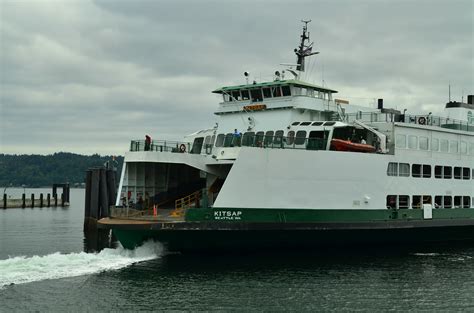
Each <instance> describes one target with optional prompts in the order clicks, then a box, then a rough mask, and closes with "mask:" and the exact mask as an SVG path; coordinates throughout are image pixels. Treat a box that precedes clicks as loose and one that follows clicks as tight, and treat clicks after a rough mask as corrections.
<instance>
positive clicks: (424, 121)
mask: <svg viewBox="0 0 474 313" xmlns="http://www.w3.org/2000/svg"><path fill="white" fill-rule="evenodd" d="M418 124H420V125H425V124H426V117H424V116H422V117H419V118H418Z"/></svg>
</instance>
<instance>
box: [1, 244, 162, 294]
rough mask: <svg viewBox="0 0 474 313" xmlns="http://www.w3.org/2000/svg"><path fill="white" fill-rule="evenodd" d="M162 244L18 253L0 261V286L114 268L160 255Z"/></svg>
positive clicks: (86, 273) (87, 273)
mask: <svg viewBox="0 0 474 313" xmlns="http://www.w3.org/2000/svg"><path fill="white" fill-rule="evenodd" d="M162 251H163V249H162V247H161V245H160V244H159V243H156V242H153V241H149V242H145V243H144V244H143V245H142V246H140V247H138V248H136V249H135V250H126V249H124V248H122V247H119V248H116V249H104V250H102V251H101V252H99V253H85V252H80V253H69V254H61V253H59V252H55V253H52V254H48V255H45V256H37V255H35V256H33V257H25V256H18V257H13V258H9V259H6V260H0V289H1V288H3V287H4V286H7V285H10V284H24V283H30V282H34V281H40V280H46V279H57V278H65V277H74V276H81V275H89V274H94V273H99V272H104V271H109V270H117V269H120V268H124V267H127V266H129V265H131V264H134V263H137V262H143V261H148V260H152V259H156V258H158V257H160V255H161V254H162Z"/></svg>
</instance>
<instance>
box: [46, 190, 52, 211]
mask: <svg viewBox="0 0 474 313" xmlns="http://www.w3.org/2000/svg"><path fill="white" fill-rule="evenodd" d="M46 202H47V203H48V208H49V207H51V194H49V193H48V195H47V196H46Z"/></svg>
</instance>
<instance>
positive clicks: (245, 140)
mask: <svg viewBox="0 0 474 313" xmlns="http://www.w3.org/2000/svg"><path fill="white" fill-rule="evenodd" d="M254 138H255V133H254V132H246V133H245V134H244V136H243V137H242V146H246V147H251V146H253V140H254Z"/></svg>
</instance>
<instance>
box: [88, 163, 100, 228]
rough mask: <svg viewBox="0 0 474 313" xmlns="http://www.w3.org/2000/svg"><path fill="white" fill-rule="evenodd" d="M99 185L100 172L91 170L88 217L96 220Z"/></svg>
mask: <svg viewBox="0 0 474 313" xmlns="http://www.w3.org/2000/svg"><path fill="white" fill-rule="evenodd" d="M99 185H100V170H99V169H97V168H95V169H92V177H91V202H90V215H89V217H91V218H94V219H96V220H97V219H98V218H99Z"/></svg>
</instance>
